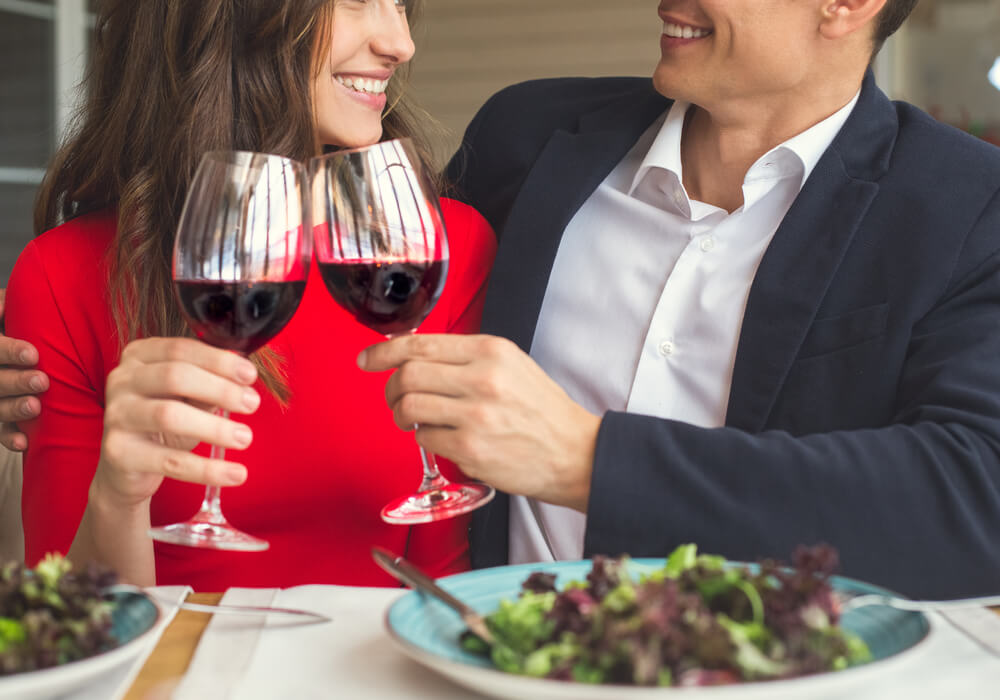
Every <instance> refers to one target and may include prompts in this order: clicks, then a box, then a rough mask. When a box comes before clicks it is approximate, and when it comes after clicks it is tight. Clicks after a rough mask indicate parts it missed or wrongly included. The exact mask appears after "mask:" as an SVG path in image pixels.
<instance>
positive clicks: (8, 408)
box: [0, 396, 42, 423]
mask: <svg viewBox="0 0 1000 700" xmlns="http://www.w3.org/2000/svg"><path fill="white" fill-rule="evenodd" d="M41 410H42V404H41V402H40V401H39V400H38V398H37V397H34V396H13V397H10V398H6V399H0V422H3V423H14V422H17V421H19V420H30V419H31V418H34V417H35V416H37V415H38V414H39V413H40V412H41Z"/></svg>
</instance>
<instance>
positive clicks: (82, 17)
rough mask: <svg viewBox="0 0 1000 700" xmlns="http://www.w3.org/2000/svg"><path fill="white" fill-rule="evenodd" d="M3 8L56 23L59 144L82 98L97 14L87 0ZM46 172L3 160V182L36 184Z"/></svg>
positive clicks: (2, 0) (16, 1)
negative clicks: (91, 9)
mask: <svg viewBox="0 0 1000 700" xmlns="http://www.w3.org/2000/svg"><path fill="white" fill-rule="evenodd" d="M0 12H3V13H9V14H14V15H22V16H25V17H35V18H38V19H44V20H49V21H50V22H52V23H53V28H52V30H53V42H52V45H53V53H54V56H53V59H54V60H53V65H54V66H55V74H54V75H53V76H52V90H53V97H54V104H55V114H54V115H53V116H54V121H55V126H56V144H58V143H60V142H61V141H62V139H63V138H64V137H65V135H66V130H67V128H68V126H69V122H70V119H71V118H72V115H73V112H74V110H75V109H76V106H77V104H78V101H79V98H80V95H79V90H80V84H81V82H82V81H83V75H84V70H85V68H86V63H87V61H86V59H87V47H88V44H89V42H88V33H89V32H90V30H91V28H93V26H94V15H93V13H90V12H87V3H86V0H55V2H54V3H53V4H51V5H49V4H46V3H41V2H33V1H32V0H0ZM56 144H53V145H56ZM44 175H45V169H44V168H24V167H13V166H11V165H10V164H5V163H3V162H2V161H0V186H2V185H37V184H39V183H40V182H41V181H42V177H43V176H44Z"/></svg>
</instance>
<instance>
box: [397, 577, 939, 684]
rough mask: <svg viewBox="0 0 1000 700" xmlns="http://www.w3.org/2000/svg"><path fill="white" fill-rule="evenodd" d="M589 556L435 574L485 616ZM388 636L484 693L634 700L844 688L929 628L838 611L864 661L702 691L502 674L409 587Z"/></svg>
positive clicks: (907, 616)
mask: <svg viewBox="0 0 1000 700" xmlns="http://www.w3.org/2000/svg"><path fill="white" fill-rule="evenodd" d="M662 566H663V560H661V559H634V560H632V563H631V564H630V570H631V571H632V572H633V574H639V573H641V572H642V571H644V570H647V571H648V570H653V569H656V568H660V567H662ZM590 568H591V563H590V561H563V562H555V563H551V562H550V563H546V564H521V565H516V566H503V567H498V568H495V569H482V570H479V571H470V572H467V573H464V574H458V575H455V576H449V577H447V578H443V579H439V580H438V583H439V584H441V587H442V588H444V589H446V590H447V591H448V592H450V593H452V594H454V595H455V596H456V597H458V598H459V599H461V600H463V601H464V602H466V603H468V604H469V605H470V606H472V607H473V608H475V610H476V611H478V612H480V613H483V614H486V613H490V612H492V611H494V610H496V609H497V607H498V606H499V604H500V600H502V599H504V598H507V599H510V600H513V599H514V598H516V597H517V595H518V592H519V591H520V590H521V583H522V582H523V581H524V580H525V579H526V578H527V577H528V575H529V574H531V572H533V571H548V572H551V573H554V574H556V575H557V581H556V583H557V585H559V586H562V585H563V584H565V583H566V582H567V581H571V580H574V579H575V580H582V579H584V578H585V577H586V575H587V573H588V572H589V571H590ZM833 586H834V588H835V589H836V590H840V591H844V592H863V593H876V592H883V593H884V592H886V591H885V590H884V589H881V588H878V587H876V586H872V585H869V584H866V583H862V582H860V581H855V580H853V579H848V578H841V577H835V578H834V579H833ZM385 621H386V627H387V629H388V631H389V636H390V637H391V638H392V640H393V641H394V642H396V644H397V646H398V647H399V648H400V649H401V650H402V651H403V652H405V653H406V654H407V655H409V656H410V657H412V658H413V659H414V660H416V661H417V662H419V663H420V664H423V665H424V666H426V667H427V668H430V669H432V670H433V671H436V672H437V673H440V674H442V675H444V676H446V677H447V678H450V679H451V680H452V681H454V682H456V683H458V684H459V685H463V686H465V687H467V688H471V689H472V690H476V691H478V692H480V693H483V694H485V695H489V696H492V697H497V698H512V699H516V700H527V699H528V698H536V699H538V700H619V699H621V700H641V699H647V698H648V699H653V698H660V699H662V700H674V699H675V698H690V697H693V698H697V700H717V699H718V700H730V699H731V700H737V699H739V700H748V699H749V698H769V699H770V698H778V697H788V698H797V697H801V696H802V694H803V693H806V692H815V691H823V692H846V691H848V690H849V688H851V687H857V686H858V685H860V684H864V683H865V682H867V681H869V680H871V679H872V674H880V673H884V672H885V670H886V669H887V668H888V666H889V665H891V664H892V663H893V662H894V661H895V660H899V659H902V658H903V657H905V656H907V653H906V652H909V651H911V650H913V649H916V648H917V647H918V645H919V644H920V642H921V641H923V640H924V639H926V638H927V636H928V635H929V634H930V633H931V625H930V622H929V621H928V619H927V618H926V617H925V616H924V615H922V614H920V613H913V612H904V611H901V610H893V609H891V608H885V607H879V606H872V607H865V608H858V609H857V610H852V611H849V612H847V613H846V614H844V616H843V617H842V619H841V624H842V625H843V626H844V627H845V628H847V629H848V630H850V631H851V632H854V633H855V634H857V635H859V636H860V637H861V638H862V639H863V640H864V641H865V642H866V643H867V644H868V647H869V649H870V650H871V652H872V659H873V660H872V662H871V663H868V664H864V665H862V666H856V667H854V668H850V669H847V670H844V671H838V672H835V673H823V674H817V675H814V676H804V677H801V678H793V679H789V680H780V681H766V682H760V683H741V684H737V685H729V686H714V687H703V688H640V687H634V686H612V685H603V686H592V685H584V684H579V683H567V682H564V681H553V680H547V679H539V678H528V677H525V676H517V675H513V674H509V673H504V672H503V671H499V670H497V669H496V668H494V667H493V665H492V664H491V663H490V661H489V660H488V659H485V658H483V657H481V656H477V655H475V654H470V653H468V652H466V651H464V650H463V649H462V648H461V646H460V645H459V642H458V640H459V636H460V635H461V634H462V632H463V631H464V630H465V625H464V624H463V623H462V621H461V620H460V619H459V617H458V616H457V615H456V614H455V613H454V612H453V611H452V610H451V609H449V608H447V607H445V606H444V605H443V604H442V603H439V602H438V601H436V600H434V599H432V598H429V597H427V596H425V595H423V594H421V593H418V592H416V591H411V592H410V593H407V594H406V595H404V596H402V597H401V598H400V599H399V600H397V601H396V602H395V603H393V605H392V606H391V607H390V608H389V610H388V612H387V613H386V620H385Z"/></svg>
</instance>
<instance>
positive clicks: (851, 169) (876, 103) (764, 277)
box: [726, 73, 898, 432]
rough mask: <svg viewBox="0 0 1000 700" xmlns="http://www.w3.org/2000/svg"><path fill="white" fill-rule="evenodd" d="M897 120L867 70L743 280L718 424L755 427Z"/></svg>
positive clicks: (877, 173) (859, 214) (881, 165)
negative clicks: (742, 303)
mask: <svg viewBox="0 0 1000 700" xmlns="http://www.w3.org/2000/svg"><path fill="white" fill-rule="evenodd" d="M897 128H898V125H897V123H896V117H895V111H894V110H893V108H892V105H891V104H890V102H889V101H888V99H887V98H886V97H885V95H884V94H883V93H882V92H881V91H880V90H879V89H878V88H877V87H876V86H875V82H874V78H873V77H872V76H871V74H870V73H869V75H868V76H866V79H865V82H864V85H863V87H862V92H861V96H860V98H859V100H858V104H857V105H856V107H855V109H854V111H853V113H852V114H851V116H850V118H849V119H848V121H847V123H845V125H844V128H843V129H841V133H840V134H839V135H838V136H837V138H836V139H835V140H834V142H833V144H831V146H830V148H829V149H827V151H826V153H825V154H824V155H823V157H822V158H821V159H820V161H819V163H818V164H817V165H816V168H815V169H814V170H813V172H812V174H811V175H810V176H809V179H808V180H807V181H806V184H805V186H804V187H803V189H802V192H801V193H800V194H799V196H798V197H797V198H796V200H795V202H794V204H793V205H792V207H791V209H790V210H789V211H788V214H787V215H786V216H785V218H784V220H783V221H782V223H781V225H780V226H779V227H778V230H777V232H776V233H775V235H774V238H773V240H772V242H771V244H770V246H769V247H768V249H767V252H766V253H765V254H764V257H763V259H762V260H761V264H760V267H759V268H758V270H757V274H756V276H755V278H754V282H753V284H752V286H751V288H750V295H749V297H748V299H747V307H746V312H745V313H744V316H743V326H742V329H741V332H740V340H739V347H738V349H737V353H736V362H735V366H734V368H733V381H732V387H731V390H730V394H729V406H728V411H727V415H726V425H728V426H732V427H736V428H741V429H743V430H746V431H749V432H759V431H761V430H763V429H764V427H765V426H766V425H767V419H768V416H769V414H770V412H771V409H772V408H773V406H774V404H775V401H776V400H777V397H778V392H779V390H780V388H781V386H782V384H783V382H784V379H785V377H786V376H787V374H788V372H789V370H790V369H791V366H792V363H793V362H794V361H795V357H796V355H797V354H798V351H799V347H800V346H801V344H802V341H803V339H804V338H805V336H806V332H807V331H808V330H809V326H810V325H811V323H812V321H813V319H814V318H815V316H816V312H817V310H818V309H819V306H820V303H821V302H822V301H823V297H824V296H825V294H826V291H827V289H828V287H829V285H830V282H831V280H832V279H833V277H834V275H835V273H836V271H837V268H838V266H839V265H840V262H841V260H842V259H843V257H844V253H845V252H846V250H847V248H848V246H850V244H851V241H852V239H853V238H854V234H855V231H857V229H858V226H859V225H860V224H861V222H862V220H863V219H864V217H865V214H866V212H867V211H868V207H869V206H870V205H871V202H872V200H873V199H874V198H875V196H876V194H877V193H878V189H879V186H878V183H877V180H878V178H879V177H881V175H882V173H884V172H885V169H886V168H887V166H888V158H889V155H890V153H891V149H892V144H893V142H894V140H895V136H896V132H897Z"/></svg>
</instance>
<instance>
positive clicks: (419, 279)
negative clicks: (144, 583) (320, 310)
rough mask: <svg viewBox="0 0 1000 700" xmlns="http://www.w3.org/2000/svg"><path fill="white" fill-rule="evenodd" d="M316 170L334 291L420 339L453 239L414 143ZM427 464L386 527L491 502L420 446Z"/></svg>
mask: <svg viewBox="0 0 1000 700" xmlns="http://www.w3.org/2000/svg"><path fill="white" fill-rule="evenodd" d="M310 166H311V167H310V175H311V177H312V202H313V215H312V216H313V223H314V226H315V228H314V233H315V241H314V247H315V250H316V261H317V263H318V267H319V271H320V275H321V276H322V277H323V281H324V282H325V283H326V287H327V289H328V290H329V292H330V294H331V295H332V296H333V298H334V299H335V300H336V301H337V302H338V303H339V304H340V305H341V306H342V307H344V308H345V309H346V310H347V311H348V312H350V313H351V314H352V315H353V316H354V317H355V318H356V319H357V320H358V321H359V322H361V323H362V324H364V325H366V326H368V327H369V328H371V329H372V330H375V331H377V332H379V333H382V334H383V335H385V336H386V337H389V338H392V337H393V336H396V335H403V334H407V333H413V332H415V331H416V329H417V327H418V326H419V325H420V323H421V322H422V321H423V320H424V318H426V317H427V315H428V314H429V313H430V312H431V309H433V308H434V304H435V303H436V302H437V300H438V297H439V296H440V295H441V291H442V289H443V288H444V284H445V279H446V278H447V275H448V238H447V234H446V232H445V226H444V219H443V218H442V216H441V209H440V206H439V205H438V200H437V197H436V196H435V195H434V194H433V192H434V190H433V188H432V186H431V184H430V181H429V178H428V177H427V176H426V172H425V170H424V168H423V165H422V163H421V161H420V158H419V156H418V154H417V152H416V149H415V148H414V147H413V144H412V143H411V142H410V141H409V140H408V139H396V140H391V141H383V142H381V143H377V144H375V145H373V146H368V147H365V148H359V149H352V150H345V151H337V152H335V153H331V154H329V155H326V156H322V157H320V158H314V159H313V160H312V162H311V164H310ZM415 427H416V426H415ZM420 457H421V460H422V461H423V474H424V476H423V481H422V482H421V484H420V486H419V487H418V489H417V492H416V493H414V494H411V495H408V496H403V497H401V498H399V499H397V500H395V501H392V502H390V503H389V504H387V505H386V506H385V507H384V508H383V509H382V519H383V520H385V521H386V522H390V523H396V524H403V525H406V524H414V523H425V522H430V521H433V520H440V519H442V518H450V517H453V516H456V515H460V514H462V513H467V512H468V511H470V510H473V509H475V508H478V507H479V506H482V505H485V504H486V503H488V502H489V501H490V500H491V499H492V498H493V496H494V490H493V488H492V487H491V486H488V485H486V484H480V483H453V482H450V481H448V480H447V479H446V478H445V477H444V476H443V475H442V474H441V472H440V470H439V469H438V465H437V461H436V459H435V457H434V455H433V454H431V453H429V452H427V451H426V450H424V448H423V447H422V446H421V447H420Z"/></svg>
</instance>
